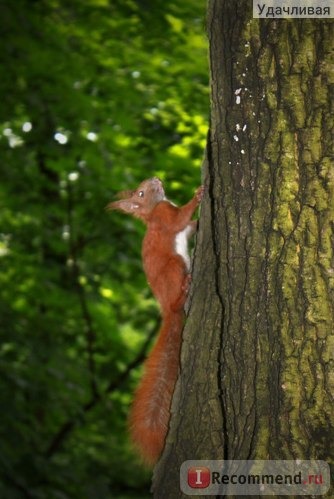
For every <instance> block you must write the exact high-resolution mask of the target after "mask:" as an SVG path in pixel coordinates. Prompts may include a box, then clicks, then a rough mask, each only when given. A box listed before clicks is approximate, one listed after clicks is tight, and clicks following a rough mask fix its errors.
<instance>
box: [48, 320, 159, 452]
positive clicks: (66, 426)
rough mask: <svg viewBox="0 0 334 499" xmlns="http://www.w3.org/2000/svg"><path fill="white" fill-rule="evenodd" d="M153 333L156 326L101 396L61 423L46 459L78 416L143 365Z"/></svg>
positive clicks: (94, 396)
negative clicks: (136, 353) (135, 354)
mask: <svg viewBox="0 0 334 499" xmlns="http://www.w3.org/2000/svg"><path fill="white" fill-rule="evenodd" d="M155 332H156V325H155V326H154V327H153V328H152V331H151V332H150V334H149V335H148V337H147V339H146V341H145V342H144V344H143V346H142V348H141V350H140V352H139V353H138V355H137V356H136V357H135V358H134V359H133V361H132V362H130V363H129V364H128V366H127V367H126V369H125V370H124V371H122V372H121V373H119V375H118V376H117V378H116V379H114V380H113V381H111V382H110V383H109V385H108V386H107V388H106V389H105V391H104V392H103V395H101V394H99V393H95V394H93V396H92V398H91V399H90V400H89V401H88V402H87V403H86V404H84V405H83V407H82V410H81V411H78V417H77V418H75V417H74V418H71V419H68V420H67V421H65V423H63V425H62V426H61V428H60V429H59V430H58V432H57V433H56V435H55V436H54V437H53V439H52V441H51V443H50V445H49V446H48V448H47V450H46V452H45V456H46V457H47V458H51V457H52V456H53V455H54V454H55V453H56V452H58V451H59V449H60V448H61V446H62V444H63V443H64V441H65V440H66V438H68V436H69V434H70V433H71V432H72V431H73V430H74V428H75V427H76V426H77V421H78V420H79V415H81V414H82V413H84V414H87V413H88V412H89V411H90V410H91V409H93V408H94V407H95V406H96V405H97V403H98V402H100V401H101V400H102V399H103V397H105V396H106V395H109V394H110V393H112V392H113V391H114V390H117V389H119V388H120V386H121V385H122V383H124V381H125V380H126V379H127V378H128V376H129V375H130V373H131V372H132V371H133V370H134V369H136V368H137V367H138V366H139V365H140V364H142V363H143V361H144V360H145V358H146V356H147V351H148V348H149V345H150V343H151V341H152V339H153V337H154V335H155Z"/></svg>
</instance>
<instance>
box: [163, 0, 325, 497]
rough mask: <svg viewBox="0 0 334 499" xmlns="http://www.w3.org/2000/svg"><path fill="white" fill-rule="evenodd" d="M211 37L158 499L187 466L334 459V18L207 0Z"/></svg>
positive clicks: (170, 491)
mask: <svg viewBox="0 0 334 499" xmlns="http://www.w3.org/2000/svg"><path fill="white" fill-rule="evenodd" d="M208 33H209V41H210V62H211V86H212V99H211V100H212V105H211V124H210V133H209V138H208V148H207V159H206V161H205V165H204V176H205V185H206V188H207V190H206V196H205V200H204V202H203V204H202V211H201V220H200V230H199V234H198V239H197V247H196V255H195V263H194V273H193V290H192V298H191V303H190V312H189V317H188V320H187V324H186V327H185V331H184V343H183V348H182V367H181V374H180V377H179V380H178V384H177V388H176V391H175V395H174V399H173V416H172V420H171V427H170V431H169V434H168V438H167V445H166V448H165V451H164V454H163V456H162V459H161V460H160V462H159V463H158V465H157V467H156V469H155V475H154V480H153V491H154V496H155V497H156V498H159V499H160V498H169V497H170V498H173V499H175V498H177V497H185V496H183V494H182V493H181V492H180V490H179V468H180V465H181V464H182V462H183V461H185V460H187V459H249V458H252V459H296V458H300V459H311V458H312V459H323V460H325V461H327V462H330V463H331V462H333V460H334V416H333V414H334V405H333V397H334V332H333V327H334V326H333V324H334V254H333V253H334V252H333V245H334V166H333V88H334V85H333V84H334V76H333V59H331V57H332V54H333V48H334V47H333V40H334V36H333V35H334V33H333V23H332V21H330V20H316V19H303V20H299V19H292V20H286V19H283V20H275V19H268V20H267V19H266V20H255V19H252V12H251V2H250V0H239V1H238V2H236V1H235V0H209V5H208ZM332 493H333V492H332Z"/></svg>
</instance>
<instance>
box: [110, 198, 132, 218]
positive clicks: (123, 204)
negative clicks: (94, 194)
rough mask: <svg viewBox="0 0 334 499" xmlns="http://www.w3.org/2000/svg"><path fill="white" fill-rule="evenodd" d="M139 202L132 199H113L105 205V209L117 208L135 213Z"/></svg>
mask: <svg viewBox="0 0 334 499" xmlns="http://www.w3.org/2000/svg"><path fill="white" fill-rule="evenodd" d="M138 208H139V204H138V203H135V202H134V201H130V200H129V199H121V200H120V201H113V202H112V203H109V204H108V205H107V206H106V210H108V211H109V210H119V211H124V212H125V213H131V214H133V213H134V214H135V212H136V210H138Z"/></svg>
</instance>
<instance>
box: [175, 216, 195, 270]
mask: <svg viewBox="0 0 334 499" xmlns="http://www.w3.org/2000/svg"><path fill="white" fill-rule="evenodd" d="M190 232H191V227H190V226H189V225H188V226H187V227H186V228H185V229H183V230H181V231H180V232H178V233H177V234H176V236H175V242H174V248H175V252H176V253H177V254H178V255H180V256H182V258H183V260H184V262H185V264H186V267H187V270H190V257H189V253H188V239H189V234H190Z"/></svg>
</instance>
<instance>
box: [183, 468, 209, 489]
mask: <svg viewBox="0 0 334 499" xmlns="http://www.w3.org/2000/svg"><path fill="white" fill-rule="evenodd" d="M210 480H211V473H210V470H209V468H207V467H206V466H193V467H191V468H189V469H188V485H189V487H191V488H192V489H206V487H208V486H209V485H210Z"/></svg>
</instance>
